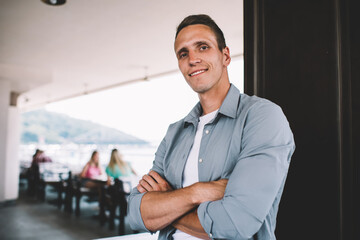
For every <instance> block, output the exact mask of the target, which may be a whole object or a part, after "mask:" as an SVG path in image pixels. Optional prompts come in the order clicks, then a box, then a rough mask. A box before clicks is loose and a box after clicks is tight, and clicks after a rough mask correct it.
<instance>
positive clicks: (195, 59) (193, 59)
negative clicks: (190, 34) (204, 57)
mask: <svg viewBox="0 0 360 240" xmlns="http://www.w3.org/2000/svg"><path fill="white" fill-rule="evenodd" d="M188 54H189V64H190V66H194V65H196V64H197V63H200V62H201V59H200V58H199V56H198V54H196V53H195V52H192V51H190V52H189V53H188Z"/></svg>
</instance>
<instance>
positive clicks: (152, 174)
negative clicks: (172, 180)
mask: <svg viewBox="0 0 360 240" xmlns="http://www.w3.org/2000/svg"><path fill="white" fill-rule="evenodd" d="M149 175H150V176H151V177H152V178H153V179H154V180H155V181H156V182H158V183H163V182H165V180H164V179H163V178H162V177H161V176H160V174H158V173H157V172H155V171H150V172H149Z"/></svg>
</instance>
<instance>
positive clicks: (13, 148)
mask: <svg viewBox="0 0 360 240" xmlns="http://www.w3.org/2000/svg"><path fill="white" fill-rule="evenodd" d="M10 92H11V88H10V82H9V81H4V80H0V202H3V201H6V200H13V199H16V198H17V197H18V186H19V184H18V183H19V160H18V146H19V141H20V113H19V110H18V109H17V108H16V107H10Z"/></svg>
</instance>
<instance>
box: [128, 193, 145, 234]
mask: <svg viewBox="0 0 360 240" xmlns="http://www.w3.org/2000/svg"><path fill="white" fill-rule="evenodd" d="M144 194H145V193H141V194H134V195H130V196H129V204H128V213H129V214H128V217H129V224H130V227H131V229H133V230H144V231H148V232H150V231H149V230H148V229H147V228H146V227H145V224H144V221H143V219H142V217H141V212H140V205H141V200H142V198H143V196H144Z"/></svg>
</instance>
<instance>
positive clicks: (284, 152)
mask: <svg viewBox="0 0 360 240" xmlns="http://www.w3.org/2000/svg"><path fill="white" fill-rule="evenodd" d="M245 121H246V122H245V124H244V129H243V133H242V140H241V152H240V155H239V156H238V162H237V164H236V166H235V167H234V169H233V171H232V173H231V175H230V177H229V182H228V184H227V187H226V190H225V195H224V198H223V199H222V200H219V201H213V202H204V203H202V204H200V206H199V208H198V217H199V220H200V222H201V224H202V226H203V228H204V230H205V231H206V232H207V233H208V234H209V236H210V237H212V238H220V239H249V238H251V237H252V236H253V235H254V234H255V233H256V232H258V231H259V229H260V227H261V226H262V224H263V222H264V220H265V217H266V216H267V215H268V214H269V212H270V210H271V208H272V205H273V204H274V201H275V199H276V198H277V197H280V196H281V192H282V187H283V184H284V181H285V178H286V175H287V172H288V168H289V163H290V158H291V155H292V153H293V151H294V149H295V144H294V140H293V135H292V132H291V129H290V127H289V124H288V122H287V120H286V117H285V116H284V114H283V112H282V110H281V109H280V107H278V106H277V105H275V104H273V103H271V102H265V103H264V102H262V103H261V104H256V105H254V106H253V107H252V108H250V110H249V111H248V115H247V118H246V120H245Z"/></svg>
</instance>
